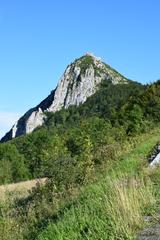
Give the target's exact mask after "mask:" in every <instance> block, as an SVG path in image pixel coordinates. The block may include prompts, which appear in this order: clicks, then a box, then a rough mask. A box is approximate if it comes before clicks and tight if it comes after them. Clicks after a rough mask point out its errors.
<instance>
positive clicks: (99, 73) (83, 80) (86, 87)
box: [1, 53, 128, 142]
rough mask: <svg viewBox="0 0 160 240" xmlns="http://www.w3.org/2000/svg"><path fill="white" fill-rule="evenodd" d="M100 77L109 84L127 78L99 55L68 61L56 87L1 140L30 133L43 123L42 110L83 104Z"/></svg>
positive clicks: (87, 55) (43, 115) (120, 81)
mask: <svg viewBox="0 0 160 240" xmlns="http://www.w3.org/2000/svg"><path fill="white" fill-rule="evenodd" d="M102 80H106V81H110V82H111V84H121V83H127V81H128V80H127V79H126V78H125V77H123V76H122V75H120V74H119V73H118V72H117V71H115V70H114V69H112V68H111V67H110V66H109V65H107V64H105V63H103V62H102V61H101V59H100V58H97V57H95V56H94V55H93V54H90V53H87V54H86V55H84V56H82V57H81V58H79V59H77V60H75V61H74V62H73V63H71V64H70V65H69V66H68V67H67V69H66V70H65V72H64V74H63V75H62V77H61V79H60V81H59V83H58V85H57V87H56V89H55V90H54V91H52V92H51V94H50V95H49V96H48V97H47V98H46V99H45V100H43V101H42V102H41V103H40V104H39V105H38V106H36V107H34V108H32V109H30V110H29V111H28V112H27V113H26V114H25V115H24V116H22V117H21V118H20V119H19V120H18V121H17V122H16V123H15V125H14V126H13V127H12V129H11V130H10V131H9V132H8V133H7V134H6V135H5V136H4V137H3V138H2V140H1V141H2V142H4V141H8V140H10V139H12V138H15V137H17V136H20V135H23V134H27V133H31V132H32V131H33V130H34V129H35V128H37V127H38V126H41V125H43V123H44V121H45V118H46V115H45V112H47V111H48V112H56V111H59V110H60V109H62V108H68V107H69V106H71V105H77V106H78V105H79V104H81V103H84V102H85V101H86V99H87V98H88V97H89V96H91V95H93V94H94V93H95V92H96V90H97V88H98V86H99V84H100V83H101V81H102Z"/></svg>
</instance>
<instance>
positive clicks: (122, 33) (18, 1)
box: [0, 0, 160, 136]
mask: <svg viewBox="0 0 160 240" xmlns="http://www.w3.org/2000/svg"><path fill="white" fill-rule="evenodd" d="M159 12H160V1H159V0H98V1H97V0H81V1H74V0H58V1H56V0H55V1H53V0H45V1H44V0H14V1H13V0H5V1H0V83H1V88H0V136H2V135H3V134H4V132H6V131H7V130H9V128H10V127H11V126H12V125H13V123H14V122H15V120H16V119H17V118H18V117H19V116H20V115H21V114H23V113H24V112H25V111H26V110H28V109H29V108H31V107H33V106H35V105H36V104H38V103H39V102H40V101H41V100H42V99H43V98H45V97H46V96H47V95H48V94H49V93H50V91H51V90H52V89H53V88H55V86H56V84H57V82H58V80H59V78H60V76H61V75H62V73H63V71H64V70H65V68H66V66H67V65H68V64H69V63H70V62H72V61H73V60H74V59H75V58H77V57H79V56H81V55H83V54H84V53H85V52H87V51H89V52H93V53H94V54H95V55H97V56H100V57H102V59H103V60H104V61H105V62H106V63H108V64H110V65H111V66H112V67H114V68H116V69H117V70H118V71H119V72H121V73H122V74H124V75H125V76H127V77H128V78H130V79H133V80H137V81H140V82H143V83H149V82H152V81H155V80H157V79H159V78H160V67H159V57H160V14H159Z"/></svg>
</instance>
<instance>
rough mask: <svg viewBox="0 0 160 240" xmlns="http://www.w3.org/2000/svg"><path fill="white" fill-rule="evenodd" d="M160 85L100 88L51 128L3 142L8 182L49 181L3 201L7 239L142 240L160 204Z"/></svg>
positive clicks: (53, 118)
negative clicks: (157, 150)
mask: <svg viewBox="0 0 160 240" xmlns="http://www.w3.org/2000/svg"><path fill="white" fill-rule="evenodd" d="M159 90H160V82H159V81H158V82H156V83H154V84H151V85H149V86H142V85H140V84H138V83H135V82H129V83H128V84H119V85H112V84H111V83H109V82H103V83H102V84H101V85H100V88H99V90H98V91H97V92H96V93H95V94H94V95H93V96H91V97H90V98H89V99H88V100H87V101H86V103H84V104H83V105H80V106H79V107H74V106H72V107H70V108H69V109H67V110H66V109H62V110H61V111H59V112H56V113H54V114H53V113H50V114H47V118H46V122H45V124H44V126H43V127H40V128H38V129H36V130H35V131H34V132H33V133H32V134H29V135H26V136H22V137H19V138H17V139H14V140H12V141H10V142H7V143H1V144H0V183H1V184H6V183H12V182H19V181H22V180H23V181H24V180H28V179H34V178H43V177H45V178H47V181H46V184H45V185H39V184H37V186H36V187H34V188H33V189H32V190H31V191H30V193H29V194H28V196H26V197H22V196H21V197H19V193H18V195H17V194H15V193H13V194H12V193H11V192H10V193H8V198H5V199H7V200H6V201H5V202H4V201H1V203H0V239H3V240H6V239H7V240H10V239H15V240H16V239H17V240H21V239H23V240H33V239H38V240H50V239H59V240H60V239H66V240H67V239H71V240H72V239H73V240H74V239H109V240H113V239H117V240H118V239H134V238H135V236H136V234H137V232H138V230H139V229H140V228H141V227H142V226H143V224H144V222H143V216H144V215H150V214H154V212H155V211H156V207H157V205H158V203H159V192H160V191H159V190H160V189H159V186H160V184H159V183H160V182H159V181H160V180H159V179H160V178H159V177H160V176H159V175H160V171H159V169H158V168H157V169H152V170H150V169H149V168H148V161H147V155H148V154H149V152H150V151H151V149H152V148H153V147H154V145H155V144H156V143H157V141H159V120H160V109H159V106H160V91H159Z"/></svg>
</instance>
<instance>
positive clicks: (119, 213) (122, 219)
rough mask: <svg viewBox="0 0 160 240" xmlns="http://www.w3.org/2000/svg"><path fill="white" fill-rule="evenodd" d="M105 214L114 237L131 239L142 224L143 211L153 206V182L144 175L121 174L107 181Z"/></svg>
mask: <svg viewBox="0 0 160 240" xmlns="http://www.w3.org/2000/svg"><path fill="white" fill-rule="evenodd" d="M107 188H108V190H107V193H106V202H105V205H106V214H107V216H108V219H109V223H110V225H111V228H112V233H113V236H114V239H132V238H133V236H134V234H135V233H136V231H137V230H138V229H140V228H141V227H142V224H143V214H144V211H146V212H147V213H151V212H150V211H151V209H152V207H153V206H154V204H155V202H156V199H155V191H154V188H153V184H152V183H151V181H150V180H149V179H147V180H146V179H145V178H144V177H138V176H137V177H128V176H126V175H122V176H120V177H118V178H116V179H114V180H113V178H109V179H108V181H107Z"/></svg>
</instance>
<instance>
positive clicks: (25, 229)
mask: <svg viewBox="0 0 160 240" xmlns="http://www.w3.org/2000/svg"><path fill="white" fill-rule="evenodd" d="M159 139H160V138H159V131H158V129H156V130H155V131H152V132H151V133H149V134H144V135H143V136H141V137H139V138H134V139H132V143H131V142H130V143H128V145H127V146H126V144H127V143H126V144H125V148H124V149H123V151H124V152H126V153H123V154H120V155H121V156H119V157H118V159H115V160H116V161H113V160H112V162H110V165H108V168H103V170H102V171H101V172H99V173H95V174H94V177H93V178H91V179H90V180H88V183H86V184H85V185H83V187H78V186H77V187H73V186H71V188H68V189H64V186H63V189H61V191H60V190H59V191H57V189H56V188H55V187H56V186H55V184H53V182H52V181H51V180H49V181H48V182H47V183H46V186H37V188H35V189H33V190H32V191H31V193H30V195H29V197H27V198H22V199H19V200H16V199H15V196H14V194H13V195H12V194H11V195H10V196H9V197H8V202H7V203H6V202H5V203H3V202H1V224H0V226H1V228H0V239H3V240H5V239H15V240H16V239H38V240H50V239H136V238H135V236H136V234H137V232H138V231H139V229H141V228H142V227H143V226H144V220H143V216H144V215H147V216H148V215H154V213H155V211H156V208H157V205H158V203H159V197H160V196H159V192H160V191H159V190H160V189H159V186H160V180H159V179H160V171H159V169H158V168H157V169H149V168H148V165H147V160H146V156H147V155H148V154H149V152H150V150H151V149H152V147H153V146H154V145H155V144H156V143H157V141H159ZM138 140H139V144H138V145H137V144H136V142H137V141H138ZM140 142H141V143H140ZM134 145H136V147H134ZM129 149H130V150H129ZM132 149H133V150H132Z"/></svg>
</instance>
